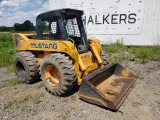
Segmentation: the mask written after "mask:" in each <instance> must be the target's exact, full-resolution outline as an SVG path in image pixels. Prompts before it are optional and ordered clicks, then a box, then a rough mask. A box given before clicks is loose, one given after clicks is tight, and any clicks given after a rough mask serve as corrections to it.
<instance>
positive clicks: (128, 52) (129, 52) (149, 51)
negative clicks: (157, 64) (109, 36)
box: [103, 41, 160, 63]
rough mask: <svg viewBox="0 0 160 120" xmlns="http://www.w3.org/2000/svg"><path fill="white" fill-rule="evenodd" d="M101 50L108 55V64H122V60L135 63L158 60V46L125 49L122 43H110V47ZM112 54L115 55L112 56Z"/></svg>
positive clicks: (159, 47) (159, 53)
mask: <svg viewBox="0 0 160 120" xmlns="http://www.w3.org/2000/svg"><path fill="white" fill-rule="evenodd" d="M103 49H104V50H105V51H106V53H108V54H109V62H115V61H117V62H122V61H123V60H130V61H137V62H138V63H146V62H148V61H152V60H153V61H159V60H160V46H159V45H156V46H151V47H146V46H140V47H126V46H124V45H123V43H122V42H119V41H118V42H116V43H112V44H111V45H110V46H108V45H105V46H103ZM113 53H115V54H116V53H117V54H116V55H114V54H113Z"/></svg>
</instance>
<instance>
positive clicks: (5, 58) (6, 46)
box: [0, 33, 17, 67]
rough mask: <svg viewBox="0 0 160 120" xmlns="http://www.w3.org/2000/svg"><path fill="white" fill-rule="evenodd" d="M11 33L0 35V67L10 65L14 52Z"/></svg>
mask: <svg viewBox="0 0 160 120" xmlns="http://www.w3.org/2000/svg"><path fill="white" fill-rule="evenodd" d="M11 36H12V35H11V33H8V34H0V67H6V66H9V65H11V64H12V62H13V57H14V55H15V53H16V52H17V50H15V48H14V45H13V42H12V38H11Z"/></svg>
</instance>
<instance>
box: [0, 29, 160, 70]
mask: <svg viewBox="0 0 160 120" xmlns="http://www.w3.org/2000/svg"><path fill="white" fill-rule="evenodd" d="M32 33H33V32H32ZM11 36H12V34H11V33H0V67H6V66H11V65H12V61H13V58H14V55H15V53H16V52H17V51H16V50H15V48H14V45H13V42H12V37H11ZM103 49H104V50H105V51H106V53H107V54H109V62H114V61H118V62H121V61H123V60H126V59H128V60H131V61H137V62H138V63H146V62H148V61H152V60H154V61H159V60H160V46H159V45H157V46H153V47H145V46H143V47H142V46H141V47H127V46H124V45H123V43H121V42H116V43H113V44H111V45H109V46H108V45H103ZM116 53H120V54H118V55H116Z"/></svg>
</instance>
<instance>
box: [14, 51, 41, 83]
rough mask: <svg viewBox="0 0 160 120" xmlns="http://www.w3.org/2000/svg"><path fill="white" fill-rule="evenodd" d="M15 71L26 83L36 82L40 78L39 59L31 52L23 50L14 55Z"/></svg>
mask: <svg viewBox="0 0 160 120" xmlns="http://www.w3.org/2000/svg"><path fill="white" fill-rule="evenodd" d="M13 64H14V71H15V73H16V75H17V77H18V78H19V79H20V80H21V81H22V82H24V83H28V84H31V83H34V82H36V81H38V80H39V79H40V76H39V64H38V61H37V59H36V57H35V55H33V54H32V53H31V52H29V51H22V52H19V53H17V54H16V55H15V57H14V61H13Z"/></svg>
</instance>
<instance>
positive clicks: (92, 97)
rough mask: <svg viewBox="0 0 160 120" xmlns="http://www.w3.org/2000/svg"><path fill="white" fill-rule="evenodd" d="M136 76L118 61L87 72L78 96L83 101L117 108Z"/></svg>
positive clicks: (134, 81) (128, 91)
mask: <svg viewBox="0 0 160 120" xmlns="http://www.w3.org/2000/svg"><path fill="white" fill-rule="evenodd" d="M136 81H137V76H135V75H134V74H133V73H131V72H130V71H129V70H127V69H125V68H124V67H122V66H121V65H120V64H118V63H112V64H109V65H107V66H106V67H105V68H104V69H102V70H96V71H94V72H92V73H90V74H88V75H87V76H86V77H85V78H84V79H83V81H82V83H81V86H80V90H79V96H80V98H81V99H83V100H84V101H87V102H90V103H93V104H97V105H100V106H103V107H107V108H110V109H113V110H117V109H118V108H119V107H120V105H121V104H122V102H123V101H124V100H125V98H126V97H127V96H128V94H129V93H130V91H131V90H132V88H133V87H134V86H135V84H136Z"/></svg>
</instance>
